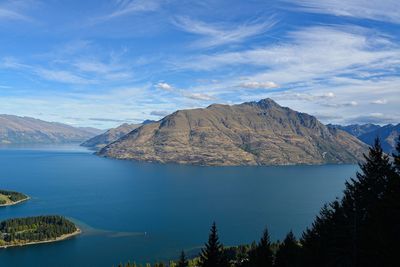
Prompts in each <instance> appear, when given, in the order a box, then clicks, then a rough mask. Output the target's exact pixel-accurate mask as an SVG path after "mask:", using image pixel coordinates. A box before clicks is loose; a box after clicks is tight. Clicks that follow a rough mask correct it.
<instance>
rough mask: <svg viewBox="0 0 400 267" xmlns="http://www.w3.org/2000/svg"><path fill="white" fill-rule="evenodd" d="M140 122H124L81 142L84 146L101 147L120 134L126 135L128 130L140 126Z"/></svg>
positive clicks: (115, 139) (120, 135) (114, 139)
mask: <svg viewBox="0 0 400 267" xmlns="http://www.w3.org/2000/svg"><path fill="white" fill-rule="evenodd" d="M141 125H142V124H128V123H124V124H121V125H120V126H118V127H116V128H112V129H109V130H107V131H106V132H105V133H102V134H99V135H96V136H95V137H92V138H90V139H89V140H86V141H85V142H83V143H82V144H81V146H84V147H90V148H93V149H101V148H103V147H105V146H106V145H108V144H110V143H112V142H114V141H117V140H118V139H119V138H121V137H122V136H124V135H126V134H127V133H129V132H130V131H132V130H134V129H136V128H138V127H140V126H141Z"/></svg>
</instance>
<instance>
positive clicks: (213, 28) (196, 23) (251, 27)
mask: <svg viewBox="0 0 400 267" xmlns="http://www.w3.org/2000/svg"><path fill="white" fill-rule="evenodd" d="M173 22H174V24H175V25H176V26H177V27H178V28H179V29H181V30H183V31H185V32H188V33H192V34H195V35H200V36H202V37H201V39H200V40H197V41H195V42H194V43H193V46H194V47H205V48H208V47H215V46H220V45H226V44H231V43H240V42H243V41H244V40H246V39H248V38H250V37H253V36H256V35H259V34H262V33H265V32H266V31H268V30H270V29H271V28H272V27H273V26H274V25H275V24H276V23H277V21H276V20H275V19H274V18H272V17H271V18H268V19H267V20H266V21H264V22H246V23H242V24H239V25H232V24H221V23H220V24H216V23H206V22H203V21H200V20H194V19H191V18H189V17H177V18H176V19H175V20H174V21H173Z"/></svg>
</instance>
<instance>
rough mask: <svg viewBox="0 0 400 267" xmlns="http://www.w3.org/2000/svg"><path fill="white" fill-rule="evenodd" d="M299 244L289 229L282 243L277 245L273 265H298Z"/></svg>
mask: <svg viewBox="0 0 400 267" xmlns="http://www.w3.org/2000/svg"><path fill="white" fill-rule="evenodd" d="M299 260H300V246H299V244H298V242H297V240H296V237H295V236H294V234H293V232H292V231H290V232H289V233H288V234H287V235H286V237H285V240H284V241H283V243H282V244H281V245H280V246H279V249H278V251H277V253H276V258H275V264H274V266H275V267H296V266H300V264H299Z"/></svg>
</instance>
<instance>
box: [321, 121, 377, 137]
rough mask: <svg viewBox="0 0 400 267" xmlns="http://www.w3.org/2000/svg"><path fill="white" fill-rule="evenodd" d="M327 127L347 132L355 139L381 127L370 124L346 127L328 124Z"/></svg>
mask: <svg viewBox="0 0 400 267" xmlns="http://www.w3.org/2000/svg"><path fill="white" fill-rule="evenodd" d="M327 126H328V127H331V128H337V129H340V130H343V131H345V132H348V133H349V134H351V135H354V136H356V137H358V136H360V135H363V134H366V133H369V132H373V131H375V130H377V129H379V128H380V127H381V126H379V125H376V124H372V123H367V124H350V125H346V126H342V125H337V124H328V125H327Z"/></svg>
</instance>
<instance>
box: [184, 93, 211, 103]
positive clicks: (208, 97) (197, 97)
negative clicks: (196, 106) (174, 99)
mask: <svg viewBox="0 0 400 267" xmlns="http://www.w3.org/2000/svg"><path fill="white" fill-rule="evenodd" d="M183 96H184V97H187V98H190V99H193V100H202V101H212V100H215V98H214V97H213V96H211V95H208V94H203V93H183Z"/></svg>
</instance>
